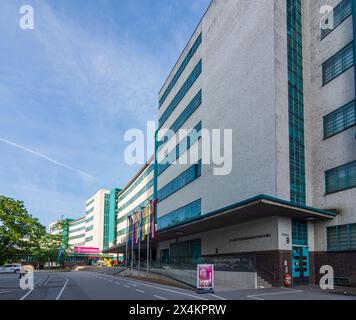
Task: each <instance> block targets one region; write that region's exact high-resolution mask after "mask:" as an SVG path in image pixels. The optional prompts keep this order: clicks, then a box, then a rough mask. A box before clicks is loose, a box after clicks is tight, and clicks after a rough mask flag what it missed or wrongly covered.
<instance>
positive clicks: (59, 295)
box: [56, 278, 69, 300]
mask: <svg viewBox="0 0 356 320" xmlns="http://www.w3.org/2000/svg"><path fill="white" fill-rule="evenodd" d="M68 282H69V279H68V278H67V281H66V283H65V284H64V286H63V288H62V290H61V292H60V293H59V294H58V296H57V298H56V300H59V299H60V298H61V295H62V293H63V291H64V289H65V288H66V286H67V284H68Z"/></svg>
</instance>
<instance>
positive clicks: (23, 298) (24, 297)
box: [20, 289, 34, 301]
mask: <svg viewBox="0 0 356 320" xmlns="http://www.w3.org/2000/svg"><path fill="white" fill-rule="evenodd" d="M33 290H34V289H31V290H30V291H29V292H27V293H26V294H25V295H24V296H23V297H22V298H20V301H22V300H25V299H26V297H27V296H28V295H29V294H30V293H31V292H32V291H33Z"/></svg>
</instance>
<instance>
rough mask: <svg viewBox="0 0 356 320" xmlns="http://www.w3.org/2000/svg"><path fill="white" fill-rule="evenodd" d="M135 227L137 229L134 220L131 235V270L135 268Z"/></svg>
mask: <svg viewBox="0 0 356 320" xmlns="http://www.w3.org/2000/svg"><path fill="white" fill-rule="evenodd" d="M134 229H135V225H134V223H133V221H132V233H131V234H132V237H131V240H132V241H131V270H133V259H134V256H133V254H134Z"/></svg>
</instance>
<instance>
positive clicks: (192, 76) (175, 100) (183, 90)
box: [158, 60, 202, 129]
mask: <svg viewBox="0 0 356 320" xmlns="http://www.w3.org/2000/svg"><path fill="white" fill-rule="evenodd" d="M201 72H202V60H200V61H199V63H198V64H197V65H196V67H195V68H194V70H193V71H192V73H191V74H190V75H189V77H188V79H187V80H186V81H185V83H184V84H183V86H182V87H181V88H180V90H179V91H178V93H177V94H176V96H175V97H174V98H173V100H172V102H171V103H170V104H169V106H168V107H167V109H166V111H165V112H164V113H163V115H162V116H161V118H160V119H159V126H158V128H159V129H161V128H162V126H163V124H164V123H165V122H166V121H167V119H168V118H169V117H170V115H171V114H172V113H173V111H174V110H175V108H176V107H177V106H178V104H179V103H180V102H181V101H182V99H183V98H184V97H185V95H186V94H187V92H188V91H189V89H190V88H191V87H192V86H193V84H194V83H195V81H196V80H197V79H198V77H199V76H200V74H201Z"/></svg>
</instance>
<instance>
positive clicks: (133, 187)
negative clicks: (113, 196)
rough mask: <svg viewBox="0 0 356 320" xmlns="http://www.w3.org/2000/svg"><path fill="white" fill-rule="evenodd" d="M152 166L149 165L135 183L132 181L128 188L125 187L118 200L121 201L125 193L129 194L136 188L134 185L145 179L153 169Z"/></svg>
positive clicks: (125, 195)
mask: <svg viewBox="0 0 356 320" xmlns="http://www.w3.org/2000/svg"><path fill="white" fill-rule="evenodd" d="M153 169H154V166H153V165H150V166H149V167H148V168H147V170H146V171H145V172H144V173H143V174H142V175H141V176H140V177H139V178H138V179H137V180H136V181H135V183H133V184H132V185H131V186H130V188H129V189H127V190H126V191H125V192H124V193H123V194H121V195H120V197H119V199H118V201H122V200H123V199H125V198H126V197H127V195H129V194H130V193H131V192H132V191H133V190H135V189H136V187H137V186H138V185H139V184H140V183H141V182H142V181H143V180H144V179H145V178H147V177H148V176H149V175H150V173H151V172H152V171H153Z"/></svg>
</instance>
